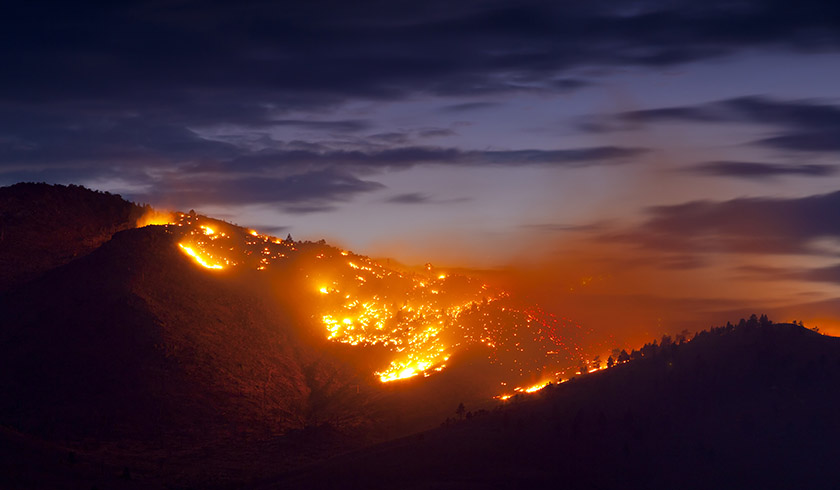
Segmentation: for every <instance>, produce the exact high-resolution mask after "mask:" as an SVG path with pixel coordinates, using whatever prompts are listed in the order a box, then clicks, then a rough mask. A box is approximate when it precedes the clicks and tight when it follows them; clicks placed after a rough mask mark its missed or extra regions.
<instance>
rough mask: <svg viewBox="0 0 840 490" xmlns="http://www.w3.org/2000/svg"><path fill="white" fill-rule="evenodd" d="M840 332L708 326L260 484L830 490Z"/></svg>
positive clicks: (837, 429) (839, 424) (838, 433)
mask: <svg viewBox="0 0 840 490" xmlns="http://www.w3.org/2000/svg"><path fill="white" fill-rule="evenodd" d="M838 388H840V339H837V338H832V337H825V336H821V335H819V334H816V333H814V332H811V331H808V330H805V329H803V328H801V327H797V326H793V325H785V324H782V325H772V326H768V327H761V328H751V329H750V328H746V329H740V328H736V329H734V330H730V331H727V330H725V329H720V330H717V331H715V332H713V333H709V332H706V333H704V334H703V335H701V336H699V337H697V338H696V339H695V340H693V341H692V342H689V343H687V344H683V345H679V346H676V345H673V346H669V347H667V348H660V349H659V350H658V351H657V352H656V353H655V354H653V355H651V356H650V357H648V358H644V359H641V360H638V361H632V362H630V363H627V364H623V365H619V366H617V367H615V368H612V369H608V370H606V371H603V372H598V373H594V374H590V375H586V376H584V377H582V378H581V379H575V380H573V381H571V382H568V383H564V384H561V385H556V386H553V387H550V388H546V389H545V390H543V391H542V392H540V394H539V395H538V396H536V397H534V398H532V399H523V400H521V401H520V402H515V403H510V404H508V405H507V406H505V407H504V408H503V409H500V410H496V411H493V412H491V413H482V414H480V415H477V416H474V417H472V418H471V419H470V420H466V421H464V422H461V423H457V424H455V425H451V426H449V427H443V428H441V429H438V430H434V431H431V432H426V433H424V434H420V435H417V436H413V437H410V438H405V439H401V440H399V441H394V442H391V443H388V444H384V445H380V446H376V447H373V448H370V449H367V450H363V451H360V452H357V453H353V454H351V455H347V456H344V457H340V458H336V459H335V460H332V461H329V462H326V463H323V464H320V465H318V466H316V467H314V468H312V469H310V470H308V471H305V472H299V473H295V474H290V475H288V476H287V477H286V478H285V479H283V480H282V481H281V482H278V483H275V484H268V485H266V486H265V488H366V489H369V488H392V487H394V486H398V487H400V488H663V489H665V488H834V486H835V485H836V476H837V470H836V457H837V454H838V449H837V441H838V440H839V439H838V437H840V420H838V418H837V416H836V408H837V407H838V406H840V390H838Z"/></svg>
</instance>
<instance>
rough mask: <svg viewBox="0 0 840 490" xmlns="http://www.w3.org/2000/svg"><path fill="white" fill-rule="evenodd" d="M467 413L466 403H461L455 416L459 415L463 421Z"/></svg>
mask: <svg viewBox="0 0 840 490" xmlns="http://www.w3.org/2000/svg"><path fill="white" fill-rule="evenodd" d="M466 411H467V409H466V408H465V407H464V403H463V402H461V403H459V404H458V408H456V409H455V414H456V415H458V418H459V419H461V420H463V418H464V413H465V412H466Z"/></svg>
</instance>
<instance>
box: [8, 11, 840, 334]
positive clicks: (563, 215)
mask: <svg viewBox="0 0 840 490" xmlns="http://www.w3.org/2000/svg"><path fill="white" fill-rule="evenodd" d="M0 38H2V42H0V59H2V61H3V67H4V68H3V72H4V74H3V76H1V77H0V185H8V184H12V183H15V182H19V181H46V182H51V183H77V184H83V185H86V186H88V187H92V188H95V189H100V190H105V191H110V192H115V193H120V194H122V195H123V196H124V197H126V198H129V199H131V200H134V201H136V202H144V203H151V204H152V205H154V206H158V207H163V208H173V209H182V210H187V209H190V208H193V209H196V210H197V211H199V212H201V213H204V214H208V215H213V216H216V217H219V218H222V219H226V220H229V221H232V222H235V223H238V224H241V225H246V226H251V227H254V228H256V229H259V230H261V231H263V232H266V233H271V234H277V235H283V236H285V234H286V233H291V234H292V235H293V236H294V237H295V238H301V239H312V240H317V239H320V238H326V239H327V240H329V241H330V242H333V243H338V244H340V245H342V246H345V247H347V248H352V249H353V250H356V251H359V252H361V253H367V254H370V255H379V256H390V257H396V258H398V259H400V260H403V261H405V262H409V263H423V262H427V261H433V262H436V263H438V262H439V263H443V264H450V265H461V266H468V267H482V268H496V267H502V266H511V264H515V266H516V274H517V277H519V278H521V279H522V281H521V283H522V284H523V286H522V287H523V288H524V289H525V290H528V291H529V292H530V293H532V294H544V295H546V299H550V298H555V297H556V296H557V294H559V293H558V291H578V290H579V289H580V288H581V287H584V286H585V287H594V288H601V289H598V293H597V297H598V298H599V300H600V301H603V298H604V297H607V296H610V297H616V298H621V299H620V300H619V299H617V300H616V304H619V303H621V302H622V301H624V302H627V303H628V304H629V303H632V304H634V305H642V304H647V303H645V302H646V301H653V300H651V299H650V298H658V300H661V299H662V298H668V300H669V301H671V300H673V301H678V302H679V306H674V307H673V308H672V310H677V309H680V308H687V309H688V310H691V311H700V310H703V311H712V310H713V311H715V312H717V313H720V312H723V311H728V309H731V310H733V311H736V310H737V308H739V307H741V306H742V305H744V304H745V302H751V303H749V304H755V305H757V306H758V307H763V306H764V305H769V304H772V305H775V306H779V305H794V306H795V305H809V306H808V308H809V309H808V311H809V312H811V313H808V314H809V315H810V317H808V318H806V319H809V320H814V321H816V320H819V321H820V322H821V323H822V324H823V325H825V326H826V327H824V328H829V329H831V328H836V329H837V332H838V333H840V320H838V318H840V299H838V298H840V162H839V161H838V155H839V154H840V5H839V4H837V3H835V2H825V1H821V0H804V1H799V2H783V1H779V0H773V1H769V0H768V1H707V2H689V1H648V2H645V1H603V2H557V1H510V0H498V1H480V2H479V1H460V2H439V1H435V0H432V1H424V2H408V1H394V0H391V1H361V2H337V1H336V2H333V1H308V2H264V1H239V2H220V1H202V2H197V1H189V0H185V1H176V2H161V1H137V2H40V1H27V2H10V3H9V4H8V5H6V6H5V7H4V13H3V16H1V17H0ZM534 278H538V279H539V280H534ZM533 284H538V285H539V291H533V290H531V289H533V288H535V286H533ZM599 284H600V285H599ZM527 285H530V286H527ZM631 293H632V294H631ZM631 298H632V299H631ZM687 298H688V299H687ZM569 301H570V302H572V303H574V301H577V303H575V304H578V305H585V304H586V301H585V300H578V299H575V300H574V301H573V300H569ZM688 303H691V304H692V305H694V306H690V307H688V306H685V305H686V304H688ZM580 308H584V307H583V306H580ZM692 308H693V309H692ZM784 311H785V313H780V314H788V313H787V312H788V310H784ZM790 311H800V310H796V309H793V310H790ZM815 312H818V313H815ZM791 314H793V313H791ZM661 316H662V315H659V316H657V315H656V314H649V315H648V316H646V317H645V318H646V320H645V321H647V322H651V321H652V320H651V319H652V318H654V317H655V318H657V320H656V321H660V320H661ZM593 318H595V317H593ZM782 319H785V318H782ZM592 321H596V319H593V320H592ZM640 321H641V320H640ZM832 325H833V326H832ZM654 333H655V332H654Z"/></svg>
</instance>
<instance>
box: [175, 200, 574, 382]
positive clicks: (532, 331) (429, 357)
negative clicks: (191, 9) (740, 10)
mask: <svg viewBox="0 0 840 490" xmlns="http://www.w3.org/2000/svg"><path fill="white" fill-rule="evenodd" d="M172 219H173V221H172V222H171V223H169V225H168V227H167V229H168V230H170V232H171V233H174V234H176V235H177V236H178V237H179V243H178V245H179V247H180V248H181V250H182V251H183V252H184V253H185V254H187V255H189V256H190V257H191V258H192V259H193V260H194V261H195V262H196V263H197V264H198V265H200V266H202V267H204V268H207V269H213V270H219V269H223V268H225V267H236V268H239V269H251V270H254V271H261V272H260V274H269V275H270V274H272V271H275V272H276V273H277V274H278V276H277V277H278V278H280V279H281V280H282V281H283V282H284V283H286V284H287V285H295V286H297V287H300V288H301V289H300V293H301V294H303V295H305V296H306V295H308V296H307V298H308V299H307V300H306V301H307V303H306V304H312V305H314V308H315V311H314V312H312V313H314V314H312V313H308V314H309V315H311V316H312V318H314V319H317V320H316V321H317V323H318V324H320V326H321V328H323V335H324V338H326V339H327V340H329V341H331V342H339V343H343V344H347V345H350V346H359V347H363V346H377V349H384V350H385V352H388V353H390V358H388V359H386V360H385V361H384V362H383V364H382V365H381V366H380V367H379V368H378V369H374V370H373V373H372V374H373V375H374V376H376V377H377V378H378V379H379V381H381V382H383V383H387V382H394V381H398V380H403V379H408V378H414V377H418V376H421V375H422V376H430V375H433V374H434V373H437V372H440V371H443V370H445V369H446V367H447V365H448V364H450V362H449V361H450V360H451V359H452V357H453V355H456V353H457V352H458V351H459V350H461V349H464V348H473V349H479V350H480V351H481V352H484V353H485V354H486V356H487V358H488V360H489V361H490V363H491V365H493V366H495V367H494V369H496V368H498V372H499V373H501V374H500V376H503V379H505V380H507V381H510V382H511V383H512V384H513V385H514V386H516V384H518V383H521V379H523V378H524V377H526V376H531V375H533V374H534V373H535V372H549V370H551V371H550V372H554V371H556V369H553V368H559V367H567V366H558V363H563V362H567V363H570V362H577V359H578V358H579V353H578V352H577V351H579V350H580V348H579V347H578V346H577V345H576V343H575V342H574V341H573V340H572V338H573V337H572V334H574V333H575V332H577V331H578V330H580V329H581V327H580V326H579V325H574V324H572V323H571V322H570V321H568V320H565V319H560V318H556V317H555V316H554V315H551V314H547V313H545V312H543V311H542V310H540V309H538V308H521V307H518V306H517V304H516V303H514V302H513V301H512V300H511V299H510V297H509V295H508V294H507V293H506V292H504V291H502V290H496V289H493V288H491V287H489V286H488V285H486V284H483V283H482V282H481V281H478V280H476V279H474V278H470V277H467V276H463V275H458V274H449V273H441V271H440V270H435V269H434V268H433V267H430V266H429V265H427V266H426V267H425V268H424V269H422V270H414V269H409V270H399V269H395V268H392V267H390V266H388V267H386V266H383V265H382V264H381V263H379V262H376V261H374V260H372V259H370V258H368V257H365V256H361V255H357V254H352V253H351V252H348V251H346V250H339V249H335V248H332V247H329V246H327V245H326V244H325V243H323V242H319V243H312V242H294V241H291V240H281V239H278V238H276V237H272V236H267V235H262V234H260V233H258V232H257V231H256V230H252V229H243V228H239V227H236V226H233V225H231V224H229V223H225V222H222V221H218V220H212V219H209V218H206V217H202V216H198V215H195V214H194V213H190V214H178V215H173V216H172ZM292 264H294V265H292ZM547 384H548V381H545V382H541V383H540V384H538V385H533V386H526V387H522V388H516V389H515V390H514V392H515V393H533V392H536V391H538V390H540V389H542V388H543V387H545V386H546V385H547ZM510 396H512V395H511V394H508V395H502V396H501V397H499V399H507V398H509V397H510ZM505 397H507V398H505Z"/></svg>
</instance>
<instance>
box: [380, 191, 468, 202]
mask: <svg viewBox="0 0 840 490" xmlns="http://www.w3.org/2000/svg"><path fill="white" fill-rule="evenodd" d="M469 200H470V199H469V198H465V197H459V198H454V199H435V198H433V197H432V196H430V195H428V194H423V193H421V192H407V193H405V194H397V195H396V196H391V197H389V198H387V199H385V201H384V202H387V203H392V204H457V203H462V202H467V201H469Z"/></svg>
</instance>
